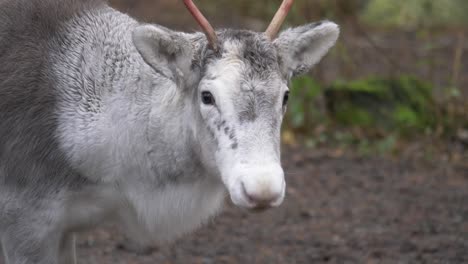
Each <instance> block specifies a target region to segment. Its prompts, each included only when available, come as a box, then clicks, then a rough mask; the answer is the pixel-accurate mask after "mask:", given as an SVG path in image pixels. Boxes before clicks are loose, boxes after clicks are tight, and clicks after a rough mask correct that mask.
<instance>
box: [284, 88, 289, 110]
mask: <svg viewBox="0 0 468 264" xmlns="http://www.w3.org/2000/svg"><path fill="white" fill-rule="evenodd" d="M288 100H289V91H286V92H285V93H284V97H283V106H285V105H286V104H287V103H288Z"/></svg>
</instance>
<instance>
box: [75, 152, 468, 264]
mask: <svg viewBox="0 0 468 264" xmlns="http://www.w3.org/2000/svg"><path fill="white" fill-rule="evenodd" d="M283 164H284V167H285V170H286V171H287V183H288V188H287V198H286V200H285V202H284V204H283V205H282V206H281V207H279V208H276V209H271V210H268V211H265V212H263V213H251V212H248V211H246V210H243V209H239V208H237V207H235V206H233V205H231V203H230V202H229V201H226V208H225V210H224V211H223V212H222V213H221V214H220V215H219V216H218V217H216V218H215V219H213V221H211V222H210V223H208V224H207V225H205V226H204V227H203V228H201V229H199V230H197V231H196V232H194V233H193V234H191V235H188V236H185V237H183V238H182V239H180V240H178V241H176V242H175V243H173V244H171V245H163V246H160V247H158V248H156V249H155V251H153V252H152V253H150V254H135V253H129V252H126V251H124V250H122V249H120V248H119V247H118V245H119V243H120V242H121V241H122V239H123V238H122V235H121V233H119V232H118V230H117V229H116V228H115V227H113V226H109V227H104V228H100V229H98V230H94V231H92V232H89V233H84V234H80V236H79V239H78V261H79V263H87V264H94V263H96V264H106V263H113V264H119V263H126V264H130V263H132V264H137V263H141V264H142V263H167V264H169V263H184V264H185V263H468V162H462V163H459V164H458V165H454V164H448V163H444V162H428V161H424V160H420V159H417V160H412V159H405V160H403V159H391V158H382V157H365V158H364V157H357V156H356V155H353V154H343V153H341V152H339V151H338V152H336V151H329V150H313V151H311V150H304V149H295V150H291V149H288V150H286V151H284V159H283Z"/></svg>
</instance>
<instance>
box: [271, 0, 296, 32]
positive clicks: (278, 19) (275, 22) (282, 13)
mask: <svg viewBox="0 0 468 264" xmlns="http://www.w3.org/2000/svg"><path fill="white" fill-rule="evenodd" d="M293 2H294V0H283V3H281V6H280V8H279V9H278V11H277V12H276V14H275V16H274V17H273V19H272V20H271V23H270V25H269V26H268V28H267V30H266V31H265V34H266V35H267V36H268V38H270V39H271V40H273V39H274V38H275V37H276V35H277V34H278V32H279V29H280V27H281V25H282V24H283V22H284V19H285V18H286V16H287V15H288V13H289V10H291V6H292V4H293Z"/></svg>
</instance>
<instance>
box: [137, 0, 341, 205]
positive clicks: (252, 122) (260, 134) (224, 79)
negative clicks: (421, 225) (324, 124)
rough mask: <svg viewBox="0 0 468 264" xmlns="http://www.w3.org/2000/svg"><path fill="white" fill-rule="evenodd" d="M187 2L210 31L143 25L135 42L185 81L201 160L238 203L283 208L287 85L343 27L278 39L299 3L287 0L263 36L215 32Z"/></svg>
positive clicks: (158, 67) (297, 31) (315, 27)
mask: <svg viewBox="0 0 468 264" xmlns="http://www.w3.org/2000/svg"><path fill="white" fill-rule="evenodd" d="M184 2H185V4H186V5H187V7H188V9H189V10H190V11H191V13H192V14H193V15H194V17H195V18H196V20H197V21H198V22H199V24H200V25H201V27H202V28H203V30H204V32H205V35H203V34H201V33H195V34H185V33H180V32H173V31H170V30H168V29H166V28H163V27H159V26H153V25H143V26H140V27H138V28H136V29H135V31H134V33H133V39H134V44H135V46H136V47H137V50H138V51H139V52H140V54H141V55H142V57H143V59H144V60H145V62H146V63H148V64H149V65H150V66H151V67H152V68H153V69H154V70H155V71H156V72H158V73H159V74H163V75H165V76H167V77H168V78H170V79H172V80H174V81H175V82H176V83H178V84H179V85H178V86H179V89H180V91H179V93H180V94H182V95H183V96H184V98H185V101H186V102H187V105H190V107H191V111H192V112H193V113H194V115H195V117H194V120H193V122H194V125H193V134H194V137H195V138H196V141H197V142H198V143H199V152H200V154H201V157H202V161H203V163H204V164H205V165H206V166H208V167H210V168H211V169H212V170H214V171H217V172H219V175H220V176H221V178H222V181H223V183H224V184H225V186H226V187H227V189H228V190H229V193H230V196H231V199H232V201H233V202H234V203H235V204H236V205H239V206H242V207H247V208H265V207H272V206H278V205H279V204H281V202H282V201H283V198H284V193H285V181H284V173H283V169H282V167H281V164H280V127H281V122H282V119H283V116H284V113H285V111H286V106H287V102H288V94H289V92H288V83H289V81H290V79H291V77H293V76H295V75H298V74H301V73H304V72H307V71H308V70H309V69H310V68H311V67H312V66H313V65H314V64H316V63H317V62H318V61H319V60H320V59H321V58H322V57H323V56H324V55H325V54H326V53H327V51H328V50H329V49H330V48H331V47H332V46H333V45H334V43H335V42H336V40H337V38H338V34H339V29H338V26H337V25H336V24H334V23H332V22H319V23H313V24H307V25H303V26H300V27H296V28H291V29H287V30H285V31H283V32H281V33H280V34H279V36H278V37H277V38H276V35H277V33H278V31H279V27H280V26H281V23H282V21H283V20H284V18H285V16H286V14H287V12H288V10H289V8H290V7H291V4H292V2H293V1H287V0H286V1H283V4H282V6H281V7H280V9H279V11H278V12H277V14H276V15H275V17H274V19H273V21H272V23H271V24H270V26H269V27H268V29H267V31H266V32H264V33H263V32H262V33H257V32H252V31H246V30H231V29H227V30H220V31H217V32H215V31H214V30H213V28H212V27H211V26H210V24H209V23H208V21H207V20H206V19H205V18H204V17H203V15H202V14H201V13H200V11H199V10H198V9H197V8H196V7H195V5H194V4H193V2H192V1H189V0H185V1H184ZM205 36H206V37H205Z"/></svg>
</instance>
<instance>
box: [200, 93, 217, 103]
mask: <svg viewBox="0 0 468 264" xmlns="http://www.w3.org/2000/svg"><path fill="white" fill-rule="evenodd" d="M201 97H202V98H201V99H202V102H203V103H204V104H206V105H214V103H215V100H214V98H213V95H212V94H211V93H210V92H202V94H201Z"/></svg>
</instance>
